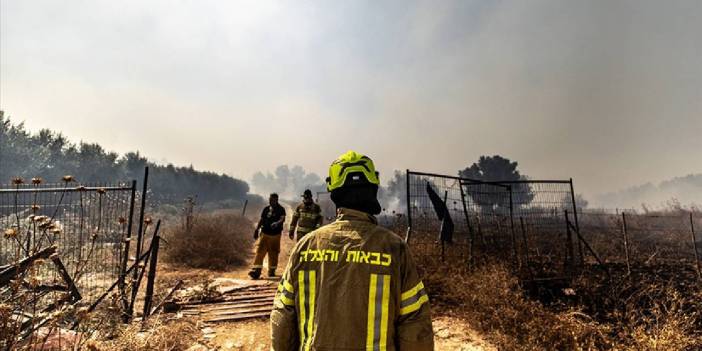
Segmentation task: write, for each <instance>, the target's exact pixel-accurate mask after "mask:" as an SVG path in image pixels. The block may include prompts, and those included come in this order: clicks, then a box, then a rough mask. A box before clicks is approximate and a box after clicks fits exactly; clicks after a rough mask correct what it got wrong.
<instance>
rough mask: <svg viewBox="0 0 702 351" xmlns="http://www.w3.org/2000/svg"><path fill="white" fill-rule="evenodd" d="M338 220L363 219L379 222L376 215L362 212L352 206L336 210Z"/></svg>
mask: <svg viewBox="0 0 702 351" xmlns="http://www.w3.org/2000/svg"><path fill="white" fill-rule="evenodd" d="M336 220H337V221H361V222H370V223H373V224H378V220H377V219H375V216H373V215H371V214H368V213H365V212H362V211H356V210H352V209H350V208H340V209H338V210H336Z"/></svg>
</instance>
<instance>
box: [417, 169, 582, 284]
mask: <svg viewBox="0 0 702 351" xmlns="http://www.w3.org/2000/svg"><path fill="white" fill-rule="evenodd" d="M407 213H408V218H407V222H408V225H409V230H408V231H407V238H406V239H407V241H408V243H409V244H410V246H411V247H412V251H413V253H414V254H415V255H419V256H422V257H425V258H431V259H437V260H438V259H440V260H443V261H464V262H467V263H475V262H476V261H484V260H489V259H498V260H503V261H509V262H511V264H512V265H513V266H514V267H515V269H516V270H518V271H520V272H522V273H523V274H524V275H528V276H529V277H531V278H541V277H559V276H563V275H566V274H568V273H570V271H571V270H572V269H573V267H574V265H575V264H576V263H577V262H579V261H582V259H583V251H584V249H583V247H582V243H581V241H580V240H578V238H577V223H578V219H577V214H576V213H575V198H574V194H573V185H572V181H571V180H568V181H540V180H521V181H499V182H484V181H479V180H474V179H466V178H460V177H454V176H447V175H439V174H430V173H422V172H414V171H409V170H408V171H407ZM568 223H574V224H571V226H572V228H570V227H569V226H568ZM571 229H572V230H571Z"/></svg>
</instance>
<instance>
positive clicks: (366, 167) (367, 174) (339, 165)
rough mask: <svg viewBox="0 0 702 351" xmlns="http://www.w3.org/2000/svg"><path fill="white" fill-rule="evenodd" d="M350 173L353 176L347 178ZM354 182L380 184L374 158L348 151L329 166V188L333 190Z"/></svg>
mask: <svg viewBox="0 0 702 351" xmlns="http://www.w3.org/2000/svg"><path fill="white" fill-rule="evenodd" d="M350 174H352V176H351V178H347V177H348V176H349V175H350ZM352 184H375V185H380V181H379V180H378V172H376V171H375V165H374V164H373V160H371V159H370V158H369V157H368V156H365V155H361V154H359V153H357V152H356V151H348V152H347V153H345V154H343V155H341V156H339V158H337V159H336V160H335V161H334V162H332V164H331V166H329V177H327V190H328V191H332V190H334V189H338V188H341V187H343V186H345V185H352Z"/></svg>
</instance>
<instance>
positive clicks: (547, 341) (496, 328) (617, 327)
mask: <svg viewBox="0 0 702 351" xmlns="http://www.w3.org/2000/svg"><path fill="white" fill-rule="evenodd" d="M425 267H426V266H425ZM430 271H431V272H437V273H428V275H427V276H426V277H425V284H426V285H427V289H428V291H429V293H430V295H431V296H432V303H433V305H434V308H435V310H437V312H438V313H442V314H446V313H448V314H452V315H456V316H459V317H460V318H463V319H465V320H467V321H469V322H470V323H471V325H473V326H474V327H475V328H476V329H477V330H478V331H480V332H482V333H484V334H485V336H486V338H487V339H488V340H489V341H490V342H492V343H493V344H494V345H495V346H496V347H497V348H498V349H500V350H544V349H548V350H698V349H700V347H702V338H701V336H700V313H699V311H700V308H699V307H698V305H699V303H698V302H697V301H699V300H700V296H699V295H698V294H693V295H690V294H689V293H688V294H683V293H681V291H680V289H679V287H674V286H671V285H670V284H667V285H666V284H655V283H642V284H640V285H639V286H638V287H634V286H633V285H627V286H623V285H622V286H617V285H609V284H601V285H602V286H607V287H608V288H607V289H608V290H607V291H605V290H599V291H597V292H596V294H598V296H599V297H600V299H599V300H593V301H588V302H585V301H582V299H587V298H588V296H578V297H576V299H575V301H571V302H572V303H568V302H567V301H561V302H559V303H558V304H553V305H549V306H546V305H544V304H542V303H540V302H538V301H536V300H534V299H530V298H529V297H527V296H526V295H525V294H524V293H523V289H522V288H521V287H520V285H519V282H518V280H517V278H516V277H514V276H513V275H512V274H511V273H510V272H509V270H508V269H506V268H504V267H503V266H501V265H499V264H488V265H486V266H484V267H482V268H478V269H477V270H475V271H472V272H471V271H468V270H467V269H464V268H450V269H448V270H446V269H444V270H443V271H441V273H438V272H439V270H435V269H430ZM590 283H592V282H590ZM603 283H604V282H603ZM634 285H636V284H634ZM576 291H578V292H579V290H578V289H577V288H576ZM592 292H593V293H595V291H592ZM583 293H589V292H583ZM605 295H606V296H605ZM605 297H607V298H609V299H610V300H611V301H612V302H611V303H610V304H608V303H607V302H606V301H604V300H605ZM578 298H580V299H581V301H577V299H578ZM615 301H619V303H618V304H616V303H615ZM597 304H600V305H597ZM586 309H587V311H586ZM593 309H598V310H599V311H598V312H597V313H595V312H593V311H591V310H593Z"/></svg>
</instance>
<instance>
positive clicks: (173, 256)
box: [164, 212, 254, 270]
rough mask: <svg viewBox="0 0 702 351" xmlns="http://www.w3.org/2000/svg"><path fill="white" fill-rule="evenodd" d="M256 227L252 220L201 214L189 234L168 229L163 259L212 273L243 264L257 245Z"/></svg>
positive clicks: (184, 230)
mask: <svg viewBox="0 0 702 351" xmlns="http://www.w3.org/2000/svg"><path fill="white" fill-rule="evenodd" d="M253 228H254V226H253V223H252V222H251V221H250V220H248V219H246V218H244V217H241V216H240V215H236V214H233V213H228V212H217V213H213V214H203V215H199V216H198V217H196V218H195V220H194V224H193V227H192V229H191V230H190V231H189V232H188V231H187V230H186V229H185V228H183V227H182V226H177V227H171V228H169V230H168V231H167V235H166V238H167V241H168V244H167V245H166V247H165V248H166V250H165V257H164V260H165V261H166V262H169V263H171V264H174V265H181V266H185V267H190V268H207V269H212V270H224V269H227V268H230V267H234V266H239V265H243V264H245V263H246V260H247V258H248V256H249V254H250V252H251V247H252V245H253V242H254V240H253Z"/></svg>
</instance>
